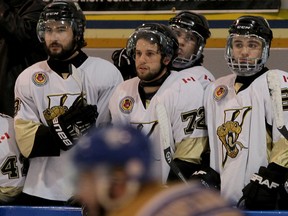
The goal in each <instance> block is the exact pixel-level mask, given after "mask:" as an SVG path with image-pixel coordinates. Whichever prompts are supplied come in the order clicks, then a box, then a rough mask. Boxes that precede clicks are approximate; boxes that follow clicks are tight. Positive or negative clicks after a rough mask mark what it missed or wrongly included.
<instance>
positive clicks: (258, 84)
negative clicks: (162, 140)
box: [204, 16, 288, 210]
mask: <svg viewBox="0 0 288 216" xmlns="http://www.w3.org/2000/svg"><path fill="white" fill-rule="evenodd" d="M272 38H273V34H272V31H271V29H270V27H269V24H268V22H267V20H266V19H264V18H263V17H260V16H242V17H239V18H238V19H236V20H235V21H234V22H233V24H232V25H231V26H230V28H229V37H228V39H227V45H226V54H225V59H226V61H227V63H228V66H229V68H230V70H231V71H232V72H233V74H231V75H227V76H224V77H221V78H219V79H217V80H216V81H215V82H214V83H212V84H210V85H209V86H208V87H207V89H206V92H205V97H204V100H205V111H206V122H207V127H208V134H209V142H210V149H211V158H210V159H211V160H210V162H211V164H210V165H211V167H212V168H213V169H215V170H216V171H217V172H219V173H220V176H221V194H222V195H223V196H224V197H225V198H227V199H230V200H231V201H232V202H233V203H234V205H237V203H238V201H239V200H240V198H241V197H242V199H243V200H244V202H243V203H244V204H245V208H247V209H254V210H255V209H258V210H263V209H277V208H278V209H287V201H288V195H287V191H285V190H284V182H285V181H286V180H287V177H288V175H287V174H288V155H287V149H288V141H287V139H285V138H284V137H283V136H282V135H281V134H280V133H279V131H278V130H277V128H276V124H275V119H276V118H275V116H276V115H275V112H274V110H273V107H272V106H273V103H274V102H272V101H271V97H270V92H269V86H268V82H267V77H268V76H269V75H268V74H270V73H271V72H272V73H274V75H275V73H276V77H277V78H279V80H280V82H279V85H280V87H281V88H282V91H283V93H285V91H286V89H287V87H288V83H287V80H286V77H287V73H286V72H284V71H280V70H275V71H274V70H273V71H269V70H268V68H266V67H265V63H266V61H267V59H268V57H269V51H270V45H271V40H272ZM277 73H278V74H277ZM280 91H281V90H280ZM280 94H281V93H280ZM280 97H281V96H280ZM280 100H281V99H280ZM280 103H281V104H280V106H283V105H284V104H282V102H281V101H280ZM284 108H285V107H284ZM283 116H284V119H282V120H283V121H284V122H287V120H288V113H287V112H285V109H284V114H283ZM286 184H287V182H286ZM240 201H241V200H240ZM243 203H242V202H240V203H239V205H240V207H242V204H243Z"/></svg>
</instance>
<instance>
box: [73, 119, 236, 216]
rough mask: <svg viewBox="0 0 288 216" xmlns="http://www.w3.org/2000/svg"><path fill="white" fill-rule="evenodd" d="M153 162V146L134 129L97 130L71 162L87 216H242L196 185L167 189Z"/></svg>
mask: <svg viewBox="0 0 288 216" xmlns="http://www.w3.org/2000/svg"><path fill="white" fill-rule="evenodd" d="M152 157H153V156H152V150H151V143H150V141H149V140H148V138H147V137H146V136H145V135H143V134H142V132H140V131H138V130H137V129H135V128H133V127H132V126H128V125H127V126H110V127H107V128H102V129H95V130H92V131H90V134H88V136H85V137H82V138H81V139H80V140H79V142H78V145H76V151H75V155H74V157H73V160H74V163H75V165H76V167H77V170H78V173H77V174H78V175H77V195H78V198H79V200H80V201H81V203H82V204H83V215H85V216H96V215H109V216H112V215H117V216H122V215H123V216H124V215H125V216H127V215H131V216H133V215H143V216H144V215H145V216H149V215H167V214H168V212H169V213H170V212H174V211H176V212H175V215H179V214H178V213H181V215H200V214H201V215H219V216H220V215H241V213H239V212H238V211H237V210H234V209H231V208H230V207H229V205H228V204H227V203H226V202H224V201H223V200H222V199H221V198H220V197H219V194H218V193H216V192H213V191H211V190H208V189H204V188H203V187H202V186H200V185H198V184H194V183H192V182H191V185H190V184H189V185H185V184H177V186H176V185H175V186H171V187H169V188H165V187H164V186H163V185H162V183H161V182H160V181H159V180H155V179H154V178H152V175H151V174H150V173H151V172H150V166H151V164H152V163H151V161H152ZM182 200H183V202H182ZM174 204H175V206H176V208H174ZM164 206H165V207H164ZM213 212H214V213H213ZM169 215H171V214H169Z"/></svg>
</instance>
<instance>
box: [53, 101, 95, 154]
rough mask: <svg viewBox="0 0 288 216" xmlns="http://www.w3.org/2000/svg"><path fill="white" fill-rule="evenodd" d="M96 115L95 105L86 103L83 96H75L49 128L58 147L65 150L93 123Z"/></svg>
mask: <svg viewBox="0 0 288 216" xmlns="http://www.w3.org/2000/svg"><path fill="white" fill-rule="evenodd" d="M97 117H98V112H97V107H96V105H87V104H86V103H85V101H84V99H83V98H82V99H81V98H80V99H79V98H77V99H76V101H75V102H74V103H73V104H72V106H71V107H70V108H69V109H68V111H67V112H65V113H64V114H62V115H60V116H58V117H56V118H54V119H53V120H52V125H51V127H50V128H51V129H52V132H54V134H56V139H57V141H58V143H59V145H60V148H61V149H62V150H65V151H67V150H69V149H70V148H72V147H73V145H74V144H75V141H77V140H78V138H79V137H81V136H83V135H85V134H86V133H87V131H88V129H89V128H90V127H92V126H93V125H94V124H95V122H96V118H97Z"/></svg>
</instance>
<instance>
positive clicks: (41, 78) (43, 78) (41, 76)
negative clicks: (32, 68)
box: [32, 72, 48, 86]
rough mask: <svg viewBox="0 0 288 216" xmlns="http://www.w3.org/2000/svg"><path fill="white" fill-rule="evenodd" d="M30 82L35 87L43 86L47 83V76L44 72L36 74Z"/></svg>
mask: <svg viewBox="0 0 288 216" xmlns="http://www.w3.org/2000/svg"><path fill="white" fill-rule="evenodd" d="M32 81H33V83H34V84H35V85H36V86H43V85H45V84H46V83H47V82H48V76H47V75H46V73H44V72H36V73H34V74H33V76H32Z"/></svg>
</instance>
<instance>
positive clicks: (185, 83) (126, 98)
mask: <svg viewBox="0 0 288 216" xmlns="http://www.w3.org/2000/svg"><path fill="white" fill-rule="evenodd" d="M139 82H140V79H139V78H138V77H135V78H132V79H130V80H126V81H125V82H124V83H121V84H120V85H119V86H118V87H117V89H116V91H115V92H114V94H113V96H112V97H111V99H110V102H109V109H110V111H111V116H112V122H113V123H114V124H118V123H122V124H123V123H130V124H132V125H134V126H135V127H137V128H138V129H140V130H142V131H143V132H144V133H145V134H147V136H149V137H150V138H151V140H152V142H153V143H154V145H153V147H154V159H155V165H154V166H153V168H154V172H153V173H154V175H155V176H156V177H157V178H158V179H159V180H161V181H162V182H163V183H165V182H166V180H167V176H168V173H169V170H170V168H169V166H168V164H167V163H166V161H165V157H164V148H163V146H162V145H161V142H160V134H159V133H160V131H159V125H158V120H159V118H158V116H157V113H156V111H155V108H156V106H157V104H159V103H161V104H163V105H164V106H165V108H166V112H167V115H168V119H169V122H170V124H171V127H170V131H169V136H170V140H171V142H170V145H171V150H172V154H173V153H174V158H175V157H177V158H179V159H182V160H185V161H190V162H194V163H200V160H201V159H200V155H201V153H202V152H203V150H204V149H206V147H207V142H206V141H207V139H205V138H207V131H206V126H205V120H204V110H203V94H204V90H203V87H202V86H201V84H200V82H199V81H197V80H196V79H195V78H194V77H193V76H191V75H187V74H182V73H178V72H171V75H170V76H169V77H168V78H167V79H166V80H165V82H164V83H163V84H162V85H161V87H160V88H159V90H158V91H157V93H156V94H155V95H154V96H153V97H152V99H151V101H150V104H149V106H148V107H147V108H145V107H144V105H143V103H142V101H141V98H140V95H139V92H138V85H139Z"/></svg>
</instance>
